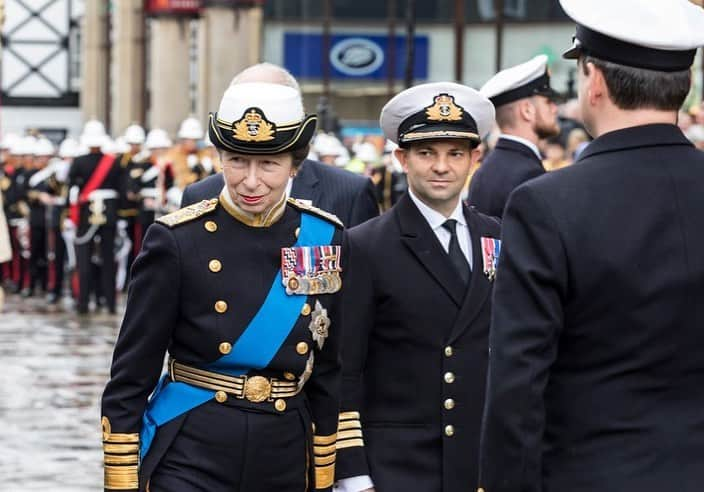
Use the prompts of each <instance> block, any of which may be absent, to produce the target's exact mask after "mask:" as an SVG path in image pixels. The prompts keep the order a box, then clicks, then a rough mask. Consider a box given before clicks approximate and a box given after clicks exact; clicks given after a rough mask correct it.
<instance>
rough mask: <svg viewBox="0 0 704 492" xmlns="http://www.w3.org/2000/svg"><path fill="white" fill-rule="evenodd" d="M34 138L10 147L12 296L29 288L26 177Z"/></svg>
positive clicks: (9, 190)
mask: <svg viewBox="0 0 704 492" xmlns="http://www.w3.org/2000/svg"><path fill="white" fill-rule="evenodd" d="M35 144H36V139H35V138H34V137H32V136H30V135H26V136H24V137H21V138H19V139H17V141H15V143H14V144H13V145H12V147H11V148H10V155H11V157H12V161H13V163H14V166H13V172H12V177H11V180H10V186H9V188H8V190H7V201H8V215H7V221H8V224H9V226H10V240H11V241H12V255H13V257H12V264H13V267H12V281H13V292H14V293H15V294H17V293H19V292H21V291H22V290H23V289H27V288H29V282H30V277H29V258H30V242H29V241H30V238H29V212H30V210H29V205H27V175H28V174H29V173H30V172H31V171H32V169H31V167H32V161H33V153H34V145H35Z"/></svg>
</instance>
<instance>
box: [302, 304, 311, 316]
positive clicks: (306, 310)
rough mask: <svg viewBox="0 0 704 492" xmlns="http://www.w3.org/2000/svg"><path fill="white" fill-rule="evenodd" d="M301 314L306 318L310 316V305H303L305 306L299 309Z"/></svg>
mask: <svg viewBox="0 0 704 492" xmlns="http://www.w3.org/2000/svg"><path fill="white" fill-rule="evenodd" d="M301 314H302V315H303V316H308V315H309V314H310V304H308V303H305V304H304V305H303V308H302V309H301Z"/></svg>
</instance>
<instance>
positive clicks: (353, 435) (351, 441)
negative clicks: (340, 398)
mask: <svg viewBox="0 0 704 492" xmlns="http://www.w3.org/2000/svg"><path fill="white" fill-rule="evenodd" d="M363 437H364V436H363V435H362V422H361V421H360V416H359V412H342V413H340V420H339V423H338V427H337V449H345V448H355V447H363V446H364V438H363Z"/></svg>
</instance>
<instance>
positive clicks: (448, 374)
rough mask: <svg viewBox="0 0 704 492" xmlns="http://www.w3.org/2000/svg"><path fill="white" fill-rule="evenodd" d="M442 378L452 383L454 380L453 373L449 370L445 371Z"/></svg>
mask: <svg viewBox="0 0 704 492" xmlns="http://www.w3.org/2000/svg"><path fill="white" fill-rule="evenodd" d="M444 378H445V382H446V383H447V384H452V383H454V382H455V375H454V374H453V373H451V372H446V373H445V376H444Z"/></svg>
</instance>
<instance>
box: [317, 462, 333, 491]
mask: <svg viewBox="0 0 704 492" xmlns="http://www.w3.org/2000/svg"><path fill="white" fill-rule="evenodd" d="M334 481H335V464H334V463H333V464H332V465H327V466H316V467H315V488H316V489H327V488H330V487H332V485H333V483H334Z"/></svg>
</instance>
